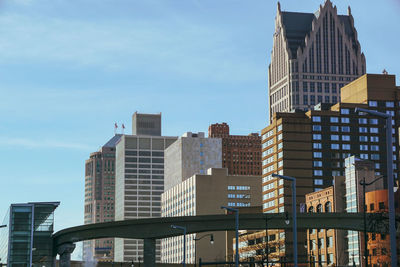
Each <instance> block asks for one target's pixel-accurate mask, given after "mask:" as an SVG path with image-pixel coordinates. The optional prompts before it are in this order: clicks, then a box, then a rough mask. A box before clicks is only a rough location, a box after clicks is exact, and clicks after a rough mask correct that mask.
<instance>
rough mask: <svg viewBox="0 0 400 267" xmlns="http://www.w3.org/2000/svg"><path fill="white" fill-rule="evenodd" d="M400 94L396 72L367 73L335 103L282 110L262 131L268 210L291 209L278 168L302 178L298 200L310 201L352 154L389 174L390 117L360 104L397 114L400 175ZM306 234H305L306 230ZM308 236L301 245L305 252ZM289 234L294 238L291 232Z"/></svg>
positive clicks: (395, 145)
mask: <svg viewBox="0 0 400 267" xmlns="http://www.w3.org/2000/svg"><path fill="white" fill-rule="evenodd" d="M399 93H400V90H399V87H396V85H395V76H394V75H373V74H366V75H363V76H362V77H360V78H358V79H357V80H355V81H353V82H351V83H350V84H348V85H346V86H344V87H343V88H342V89H341V95H342V97H341V99H342V100H341V102H339V103H337V104H335V105H325V104H322V105H319V106H318V107H316V108H315V109H314V110H309V111H307V112H304V111H298V112H294V113H276V114H275V115H274V117H273V120H272V123H271V124H270V125H269V126H268V127H266V128H265V129H263V130H262V159H263V163H262V164H263V174H262V177H263V211H264V212H271V213H276V212H283V211H286V210H287V211H289V212H290V209H291V195H290V192H291V190H290V184H289V183H287V182H284V181H283V180H280V179H276V178H274V177H272V174H273V173H278V174H281V175H287V176H293V177H296V179H297V187H298V188H297V205H299V204H300V203H304V202H305V199H304V197H302V196H304V195H305V194H307V193H310V192H313V191H317V190H321V189H324V188H326V187H328V186H331V185H332V177H333V176H343V175H344V171H345V168H344V167H345V166H344V164H343V162H344V159H345V158H347V157H349V156H352V155H355V156H358V157H359V158H361V159H368V160H371V161H372V162H373V163H374V168H375V175H386V168H385V166H386V146H385V143H386V138H385V126H384V125H385V121H384V120H382V119H380V118H377V117H374V116H371V115H369V114H358V113H356V112H355V108H356V107H360V108H366V109H373V110H377V111H380V112H384V113H388V114H391V115H392V116H393V121H392V124H393V126H392V134H393V136H394V138H393V167H394V177H395V179H397V177H398V175H399V168H398V167H399V161H398V153H399V142H398V139H397V136H398V127H399V126H400V114H399V111H400V106H399V101H400V94H399ZM302 235H304V238H305V233H303V234H302ZM302 235H299V244H298V247H299V255H300V256H301V254H300V253H302V251H300V249H301V248H302V247H303V244H304V243H303V242H304V238H303V240H302V238H301V236H302ZM283 236H284V235H283ZM286 236H287V237H289V238H290V234H289V235H286ZM291 246H292V244H291V243H290V242H287V243H286V244H285V248H286V251H292V249H291ZM303 253H304V256H305V251H303ZM289 258H290V256H289Z"/></svg>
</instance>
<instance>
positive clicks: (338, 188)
mask: <svg viewBox="0 0 400 267" xmlns="http://www.w3.org/2000/svg"><path fill="white" fill-rule="evenodd" d="M344 180H345V179H344V177H343V176H336V177H334V185H333V186H330V187H327V188H325V189H323V190H320V191H317V192H312V193H309V194H306V196H305V198H306V202H305V204H306V207H307V212H310V213H311V212H318V213H321V212H344V208H345V202H344V201H345V199H344V197H343V193H344V192H345V182H344ZM346 233H347V232H346V231H344V230H337V229H308V230H307V253H308V258H309V260H308V261H309V262H310V266H316V267H318V266H344V265H347V263H348V253H347V251H346V248H347V243H346V242H345V240H346V239H345V238H346Z"/></svg>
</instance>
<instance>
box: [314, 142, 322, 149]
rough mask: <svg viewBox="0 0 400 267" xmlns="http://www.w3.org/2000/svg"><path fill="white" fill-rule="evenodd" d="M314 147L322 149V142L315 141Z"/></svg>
mask: <svg viewBox="0 0 400 267" xmlns="http://www.w3.org/2000/svg"><path fill="white" fill-rule="evenodd" d="M313 148H314V149H322V144H321V143H313Z"/></svg>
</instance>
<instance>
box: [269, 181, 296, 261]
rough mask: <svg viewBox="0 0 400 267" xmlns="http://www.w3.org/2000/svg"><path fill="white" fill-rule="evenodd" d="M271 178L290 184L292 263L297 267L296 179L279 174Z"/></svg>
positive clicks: (287, 219)
mask: <svg viewBox="0 0 400 267" xmlns="http://www.w3.org/2000/svg"><path fill="white" fill-rule="evenodd" d="M272 177H276V178H280V179H284V180H287V181H291V182H292V212H293V262H294V265H293V266H294V267H297V214H296V178H294V177H290V176H284V175H279V174H275V173H273V174H272ZM288 222H289V223H290V221H289V218H288V217H286V219H285V223H286V224H288Z"/></svg>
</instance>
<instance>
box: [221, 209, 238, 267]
mask: <svg viewBox="0 0 400 267" xmlns="http://www.w3.org/2000/svg"><path fill="white" fill-rule="evenodd" d="M221 209H226V210H227V211H230V212H235V231H236V242H235V267H239V210H238V209H234V208H229V207H225V206H221Z"/></svg>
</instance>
